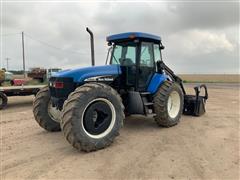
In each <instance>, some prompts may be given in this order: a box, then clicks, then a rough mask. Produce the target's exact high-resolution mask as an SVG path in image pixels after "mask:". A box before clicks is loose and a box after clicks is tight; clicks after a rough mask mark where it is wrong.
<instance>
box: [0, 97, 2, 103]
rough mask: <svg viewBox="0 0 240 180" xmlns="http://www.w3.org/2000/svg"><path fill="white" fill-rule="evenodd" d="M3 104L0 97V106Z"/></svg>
mask: <svg viewBox="0 0 240 180" xmlns="http://www.w3.org/2000/svg"><path fill="white" fill-rule="evenodd" d="M2 104H3V99H2V98H1V97H0V105H2Z"/></svg>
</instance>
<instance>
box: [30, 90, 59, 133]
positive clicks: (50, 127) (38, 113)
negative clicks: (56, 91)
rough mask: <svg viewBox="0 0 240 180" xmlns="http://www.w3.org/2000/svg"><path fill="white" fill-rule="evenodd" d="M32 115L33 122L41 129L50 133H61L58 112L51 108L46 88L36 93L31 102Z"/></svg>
mask: <svg viewBox="0 0 240 180" xmlns="http://www.w3.org/2000/svg"><path fill="white" fill-rule="evenodd" d="M33 114H34V117H35V120H36V121H37V123H38V124H39V125H40V126H41V127H42V128H43V129H45V130H47V131H50V132H54V131H61V127H60V123H59V121H60V120H59V117H60V111H58V110H57V109H56V108H55V107H53V106H52V104H51V101H50V92H49V88H48V87H44V88H42V89H41V90H40V91H38V93H37V95H36V97H35V99H34V101H33Z"/></svg>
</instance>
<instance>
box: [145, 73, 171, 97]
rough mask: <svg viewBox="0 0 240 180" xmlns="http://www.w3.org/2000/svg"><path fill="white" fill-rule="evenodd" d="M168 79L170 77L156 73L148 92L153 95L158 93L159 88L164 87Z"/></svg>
mask: <svg viewBox="0 0 240 180" xmlns="http://www.w3.org/2000/svg"><path fill="white" fill-rule="evenodd" d="M167 77H168V76H167V75H165V74H159V73H155V74H154V75H153V76H152V79H151V81H150V83H149V84H148V88H147V91H148V92H150V93H151V94H154V93H156V92H157V90H158V88H159V87H160V86H161V85H162V83H163V82H164V81H166V79H167Z"/></svg>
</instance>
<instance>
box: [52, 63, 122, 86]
mask: <svg viewBox="0 0 240 180" xmlns="http://www.w3.org/2000/svg"><path fill="white" fill-rule="evenodd" d="M119 74H121V69H120V66H119V65H106V66H91V67H86V68H78V69H72V70H64V71H60V72H57V73H56V74H54V77H57V78H58V77H68V78H69V77H71V78H73V81H74V82H82V81H84V80H85V79H87V78H91V77H95V76H108V75H119Z"/></svg>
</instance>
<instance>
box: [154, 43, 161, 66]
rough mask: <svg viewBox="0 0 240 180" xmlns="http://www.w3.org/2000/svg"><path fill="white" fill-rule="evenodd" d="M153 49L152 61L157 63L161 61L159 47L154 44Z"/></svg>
mask: <svg viewBox="0 0 240 180" xmlns="http://www.w3.org/2000/svg"><path fill="white" fill-rule="evenodd" d="M153 49H154V61H155V62H157V61H159V60H161V55H160V48H159V45H158V44H154V45H153Z"/></svg>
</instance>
